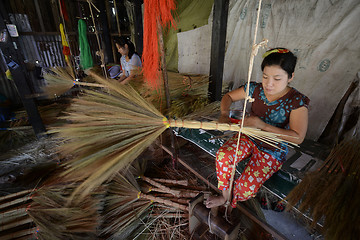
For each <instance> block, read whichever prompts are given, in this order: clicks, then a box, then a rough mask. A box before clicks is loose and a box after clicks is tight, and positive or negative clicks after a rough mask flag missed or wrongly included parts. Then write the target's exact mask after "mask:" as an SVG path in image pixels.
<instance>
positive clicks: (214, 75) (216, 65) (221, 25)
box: [209, 0, 229, 101]
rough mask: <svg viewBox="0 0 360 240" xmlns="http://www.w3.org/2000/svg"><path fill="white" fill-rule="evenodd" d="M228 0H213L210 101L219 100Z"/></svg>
mask: <svg viewBox="0 0 360 240" xmlns="http://www.w3.org/2000/svg"><path fill="white" fill-rule="evenodd" d="M228 10H229V0H214V15H213V26H212V35H211V59H210V78H209V98H210V101H219V100H221V89H222V78H223V70H224V59H225V41H226V29H227V17H228Z"/></svg>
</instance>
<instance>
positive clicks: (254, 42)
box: [225, 0, 268, 219]
mask: <svg viewBox="0 0 360 240" xmlns="http://www.w3.org/2000/svg"><path fill="white" fill-rule="evenodd" d="M261 3H262V0H259V7H258V12H257V18H256V27H255V33H254V41H253V45H252V50H251V55H250V62H249V70H248V79H247V88H246V97H245V102H244V108H243V113H242V119H241V125H240V129H239V133H238V140H237V144H236V151H235V159H234V162H233V165H232V172H231V178H230V189H229V196H228V199H231V196H232V189H233V183H234V177H235V168H236V162H237V158H238V155H237V152H238V151H239V145H240V138H241V132H242V130H243V127H244V120H245V113H246V112H245V111H246V105H247V102H248V101H249V102H253V101H254V99H253V98H251V97H250V96H249V88H250V87H249V86H250V79H251V74H252V69H253V65H254V58H255V56H256V55H257V53H258V50H259V48H260V47H264V46H266V44H267V42H268V40H267V39H264V40H263V41H262V42H260V43H259V44H256V37H257V31H258V26H259V18H260V11H261ZM228 207H229V201H227V202H226V212H225V213H226V214H225V217H226V219H227V212H228V211H227V210H228Z"/></svg>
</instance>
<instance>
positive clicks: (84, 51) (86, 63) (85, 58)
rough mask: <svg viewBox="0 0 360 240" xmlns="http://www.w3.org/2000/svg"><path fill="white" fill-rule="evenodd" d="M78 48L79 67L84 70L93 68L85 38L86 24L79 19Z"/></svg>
mask: <svg viewBox="0 0 360 240" xmlns="http://www.w3.org/2000/svg"><path fill="white" fill-rule="evenodd" d="M78 31H79V48H80V66H81V67H82V68H83V69H84V70H85V69H88V68H91V67H92V66H93V59H92V56H91V51H90V46H89V42H88V39H87V36H86V33H87V31H86V23H85V21H84V20H82V19H80V20H79V22H78Z"/></svg>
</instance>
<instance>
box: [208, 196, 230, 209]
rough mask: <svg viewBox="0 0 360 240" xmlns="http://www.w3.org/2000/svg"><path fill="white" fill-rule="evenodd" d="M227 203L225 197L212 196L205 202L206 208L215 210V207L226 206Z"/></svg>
mask: <svg viewBox="0 0 360 240" xmlns="http://www.w3.org/2000/svg"><path fill="white" fill-rule="evenodd" d="M225 203H226V199H225V197H224V196H210V197H209V198H208V199H207V200H206V202H205V206H206V207H207V208H213V207H218V206H221V205H224V204H225Z"/></svg>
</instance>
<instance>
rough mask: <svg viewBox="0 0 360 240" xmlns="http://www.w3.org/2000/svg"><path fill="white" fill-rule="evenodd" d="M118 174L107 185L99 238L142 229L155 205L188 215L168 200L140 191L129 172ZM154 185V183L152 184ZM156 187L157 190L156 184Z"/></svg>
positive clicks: (181, 207) (113, 236)
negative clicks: (151, 208)
mask: <svg viewBox="0 0 360 240" xmlns="http://www.w3.org/2000/svg"><path fill="white" fill-rule="evenodd" d="M124 175H125V176H123V175H120V174H118V175H117V176H115V177H114V179H113V181H112V182H111V183H110V184H109V187H108V193H107V197H106V199H105V209H104V212H105V214H104V221H103V222H104V223H105V226H104V227H103V232H102V235H104V236H107V237H109V235H110V236H111V237H112V238H115V236H118V235H120V234H121V235H122V237H124V232H126V233H127V234H129V235H130V234H132V232H133V231H134V229H136V228H138V226H139V225H142V224H141V222H139V220H140V219H142V220H143V221H145V218H146V219H147V220H149V218H150V219H151V211H150V207H153V205H154V203H158V204H161V205H166V206H169V207H172V208H175V209H179V210H182V211H187V206H186V205H182V204H179V203H177V202H174V201H171V200H169V199H168V198H164V197H162V198H160V197H156V196H154V195H151V194H149V193H144V192H142V191H141V187H140V186H139V184H138V182H137V180H136V179H135V178H134V176H133V175H132V174H130V172H127V173H125V174H124ZM152 184H154V182H152ZM155 185H157V186H159V185H158V183H155Z"/></svg>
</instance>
